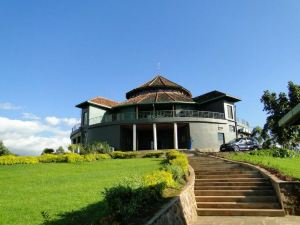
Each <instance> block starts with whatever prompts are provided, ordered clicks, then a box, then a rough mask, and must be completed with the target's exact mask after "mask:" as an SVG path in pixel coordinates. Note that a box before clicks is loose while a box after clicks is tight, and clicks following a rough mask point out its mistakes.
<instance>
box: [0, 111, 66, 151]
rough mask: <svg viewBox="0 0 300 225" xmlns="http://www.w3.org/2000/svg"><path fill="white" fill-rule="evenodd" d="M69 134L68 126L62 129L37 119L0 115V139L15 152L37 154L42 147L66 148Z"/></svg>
mask: <svg viewBox="0 0 300 225" xmlns="http://www.w3.org/2000/svg"><path fill="white" fill-rule="evenodd" d="M50 121H51V120H50ZM53 121H54V120H53ZM53 121H52V122H53ZM63 123H64V122H63ZM69 135H70V130H69V128H68V127H67V128H66V129H62V128H60V127H55V126H53V125H51V126H49V124H47V123H45V122H42V121H39V120H17V119H9V118H6V117H0V140H3V142H4V144H5V145H6V146H7V147H8V148H9V149H10V150H11V151H12V152H13V153H16V154H20V155H38V154H40V153H41V152H42V151H43V149H44V148H54V149H56V148H58V147H59V146H63V147H64V148H65V149H66V147H67V146H68V145H69V144H70V137H69Z"/></svg>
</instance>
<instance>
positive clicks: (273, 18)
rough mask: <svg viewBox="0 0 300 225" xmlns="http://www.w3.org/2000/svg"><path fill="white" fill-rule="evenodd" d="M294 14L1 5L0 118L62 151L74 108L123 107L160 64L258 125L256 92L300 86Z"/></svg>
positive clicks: (180, 5)
mask: <svg viewBox="0 0 300 225" xmlns="http://www.w3.org/2000/svg"><path fill="white" fill-rule="evenodd" d="M299 11H300V1H297V0H285V1H284V0H280V1H279V0H245V1H240V0H226V1H223V0H218V1H216V0H215V1H214V0H206V1H203V0H197V1H176V0H172V1H141V0H139V1H131V0H127V1H114V0H110V1H96V0H95V1H74V0H73V1H65V0H59V1H58V0H56V1H55V0H53V1H38V0H36V1H30V0H27V1H15V0H10V1H1V3H0V77H1V80H0V119H1V118H2V122H3V121H6V122H7V121H9V124H10V125H11V123H13V124H14V123H17V122H29V123H30V122H31V123H34V125H37V124H38V125H39V126H46V128H45V127H44V129H42V130H39V131H36V133H28V134H27V135H29V136H26V137H27V138H25V139H27V140H28V139H29V137H32V138H33V139H34V138H36V137H39V138H41V139H43V140H44V139H45V140H47V141H48V142H47V144H49V143H50V141H51V140H54V139H49V138H56V139H55V140H56V141H55V143H56V145H57V144H59V143H60V142H59V138H62V137H63V138H64V142H63V144H65V145H66V143H67V135H66V134H67V132H68V131H69V130H70V127H71V125H72V124H73V123H75V120H76V118H79V110H78V109H76V108H75V107H74V105H75V104H77V103H79V102H81V101H84V100H86V99H89V98H92V97H94V96H105V97H108V98H111V99H113V100H117V101H122V100H124V99H125V93H126V92H127V91H129V90H131V89H132V88H134V87H136V86H138V85H140V84H142V83H144V82H146V81H148V80H150V79H151V78H152V77H153V76H154V75H155V74H156V73H157V63H158V62H160V64H161V70H160V73H161V74H162V75H163V76H165V77H167V78H169V79H170V80H173V81H174V82H177V83H179V84H181V85H183V86H184V87H185V88H187V89H189V90H190V91H191V92H192V93H193V95H194V96H197V95H200V94H203V93H205V92H207V91H211V90H220V91H224V92H227V93H229V94H231V95H234V96H238V97H240V98H241V99H242V100H243V101H242V102H240V103H238V105H237V107H238V116H239V117H241V118H244V119H246V120H248V121H249V122H250V123H251V125H252V126H256V125H263V124H264V121H265V113H264V112H263V111H262V104H261V103H260V101H259V99H260V97H261V95H262V93H263V90H266V89H269V90H272V91H276V92H278V91H286V86H287V82H288V81H290V80H292V81H294V82H296V83H300V63H299V62H300V42H299V40H300V26H299V24H300V14H299ZM1 105H2V107H1ZM5 106H6V107H5ZM7 106H10V107H7ZM24 113H25V114H24ZM26 115H27V116H26ZM49 118H50V119H49ZM49 121H50V122H49ZM3 123H4V122H3ZM27 125H28V126H29V127H31V126H33V124H27ZM27 125H26V126H27ZM20 126H21V127H26V126H23V125H20ZM3 127H4V126H2V128H1V124H0V139H4V141H5V143H9V144H10V145H11V146H12V148H15V149H16V147H15V146H14V145H12V144H11V143H12V142H13V140H12V139H11V138H10V140H8V137H7V136H10V135H8V134H11V133H9V132H8V131H7V130H5V129H4V128H3ZM6 127H9V126H8V125H7V126H6ZM53 129H56V130H53ZM1 132H2V133H1ZM10 132H12V133H16V132H18V131H14V130H13V131H12V130H11V131H10ZM1 134H2V136H1ZM16 138H23V139H24V136H22V137H21V136H18V135H16ZM47 138H48V139H47ZM38 140H40V139H38ZM28 146H29V147H28V148H33V147H31V146H34V144H33V143H31V144H30V143H29V144H28ZM43 146H44V145H43Z"/></svg>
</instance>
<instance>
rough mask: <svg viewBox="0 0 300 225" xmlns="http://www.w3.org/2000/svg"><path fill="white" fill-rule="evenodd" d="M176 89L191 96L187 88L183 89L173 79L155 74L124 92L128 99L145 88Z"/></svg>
mask: <svg viewBox="0 0 300 225" xmlns="http://www.w3.org/2000/svg"><path fill="white" fill-rule="evenodd" d="M160 89H162V90H167V89H171V90H178V91H181V92H182V93H183V94H185V95H187V96H189V97H192V94H191V92H190V91H189V90H187V89H185V88H184V87H182V86H181V85H179V84H176V83H175V82H173V81H170V80H168V79H167V78H165V77H163V76H161V75H157V76H155V77H154V78H153V79H152V80H150V81H148V82H146V83H145V84H142V85H141V86H139V87H137V88H135V89H133V90H131V91H129V92H127V93H126V98H127V99H129V98H131V97H135V95H136V94H138V93H140V92H143V91H145V90H160Z"/></svg>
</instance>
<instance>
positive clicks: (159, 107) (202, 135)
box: [71, 76, 250, 150]
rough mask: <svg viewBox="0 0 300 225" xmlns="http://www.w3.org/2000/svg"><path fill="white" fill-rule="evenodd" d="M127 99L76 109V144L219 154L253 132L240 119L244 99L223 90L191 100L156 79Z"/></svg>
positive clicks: (175, 87)
mask: <svg viewBox="0 0 300 225" xmlns="http://www.w3.org/2000/svg"><path fill="white" fill-rule="evenodd" d="M126 99H127V100H126V101H124V102H120V103H119V102H116V101H112V100H109V99H106V98H103V97H96V98H93V99H90V100H88V101H85V102H82V103H80V104H79V105H77V106H76V107H78V108H80V109H81V111H82V113H81V123H80V124H78V125H76V126H75V127H74V128H73V130H72V133H71V140H72V143H74V144H76V143H82V144H87V143H93V142H96V141H107V142H108V143H109V144H110V145H111V146H113V147H114V148H115V149H121V150H148V149H188V148H197V149H203V150H218V149H219V146H220V145H221V144H223V143H224V142H228V141H230V140H232V139H234V138H236V137H238V136H243V135H248V134H249V132H250V130H249V124H248V123H247V122H245V121H237V120H236V111H235V103H236V102H238V101H240V99H238V98H236V97H233V96H231V95H228V94H225V93H222V92H219V91H212V92H209V93H206V94H203V95H200V96H198V97H194V98H193V97H192V94H191V92H190V91H188V90H187V89H185V88H184V87H182V86H180V85H178V84H176V83H174V82H172V81H170V80H168V79H166V78H164V77H162V76H156V77H154V78H153V79H152V80H150V81H149V82H147V83H145V84H143V85H141V86H139V87H137V88H135V89H133V90H131V91H129V92H127V93H126Z"/></svg>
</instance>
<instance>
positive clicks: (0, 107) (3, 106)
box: [0, 102, 21, 110]
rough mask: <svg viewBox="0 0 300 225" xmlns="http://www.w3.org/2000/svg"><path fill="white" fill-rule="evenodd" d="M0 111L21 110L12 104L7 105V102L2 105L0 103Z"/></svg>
mask: <svg viewBox="0 0 300 225" xmlns="http://www.w3.org/2000/svg"><path fill="white" fill-rule="evenodd" d="M0 109H3V110H18V109H21V107H20V106H16V105H14V104H12V103H9V102H3V103H0Z"/></svg>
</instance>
